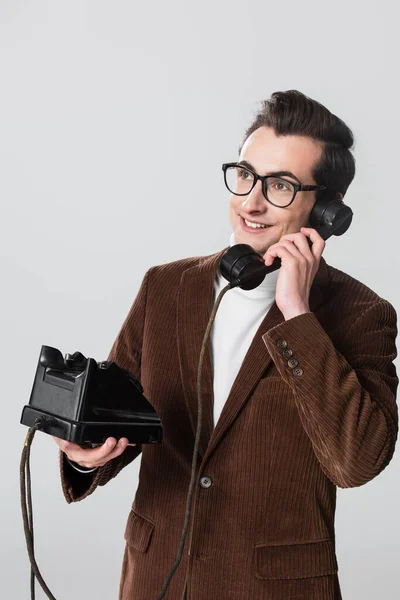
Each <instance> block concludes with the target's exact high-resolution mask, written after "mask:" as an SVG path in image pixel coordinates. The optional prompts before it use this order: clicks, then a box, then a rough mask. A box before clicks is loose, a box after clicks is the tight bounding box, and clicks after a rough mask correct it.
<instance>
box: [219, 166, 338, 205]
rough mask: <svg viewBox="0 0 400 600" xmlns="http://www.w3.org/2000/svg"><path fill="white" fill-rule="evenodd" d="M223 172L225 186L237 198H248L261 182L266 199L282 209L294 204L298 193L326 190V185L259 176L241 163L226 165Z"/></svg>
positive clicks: (272, 176)
mask: <svg viewBox="0 0 400 600" xmlns="http://www.w3.org/2000/svg"><path fill="white" fill-rule="evenodd" d="M222 170H223V172H224V179H225V185H226V187H227V188H228V190H229V191H230V192H231V193H232V194H235V196H247V195H248V194H250V192H251V190H252V189H253V188H254V186H255V185H256V183H257V181H258V180H260V181H261V186H262V192H263V194H264V197H265V198H266V199H267V200H268V202H270V203H271V204H273V205H274V206H279V207H280V208H286V207H287V206H289V205H290V204H292V202H293V200H294V199H295V197H296V194H297V192H308V191H311V190H325V189H326V187H325V186H324V185H301V184H300V183H294V182H293V181H289V180H288V179H284V178H283V177H276V176H275V175H264V176H262V175H257V173H255V172H254V171H252V170H251V169H249V168H248V167H245V166H244V165H241V164H240V163H224V164H223V165H222Z"/></svg>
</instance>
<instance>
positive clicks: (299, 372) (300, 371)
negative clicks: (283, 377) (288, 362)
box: [292, 367, 303, 377]
mask: <svg viewBox="0 0 400 600" xmlns="http://www.w3.org/2000/svg"><path fill="white" fill-rule="evenodd" d="M292 373H293V375H295V376H296V377H301V376H302V375H303V369H300V367H296V368H295V369H293V371H292Z"/></svg>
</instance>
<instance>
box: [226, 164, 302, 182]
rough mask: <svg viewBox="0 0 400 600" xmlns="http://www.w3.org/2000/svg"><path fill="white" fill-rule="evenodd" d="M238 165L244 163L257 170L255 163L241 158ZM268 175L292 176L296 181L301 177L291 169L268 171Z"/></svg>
mask: <svg viewBox="0 0 400 600" xmlns="http://www.w3.org/2000/svg"><path fill="white" fill-rule="evenodd" d="M238 165H243V166H244V167H247V168H248V169H251V170H252V171H254V172H256V169H255V167H253V165H252V164H251V163H249V162H248V161H247V160H241V161H239V162H238ZM267 174H268V175H272V176H273V177H284V176H286V177H292V178H293V179H295V180H296V181H298V182H299V183H300V179H299V178H298V177H297V176H296V175H295V174H294V173H292V172H291V171H271V173H267Z"/></svg>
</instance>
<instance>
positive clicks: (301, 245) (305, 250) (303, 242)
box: [279, 232, 314, 261]
mask: <svg viewBox="0 0 400 600" xmlns="http://www.w3.org/2000/svg"><path fill="white" fill-rule="evenodd" d="M309 239H310V238H308V237H307V236H306V235H305V234H303V233H300V232H299V233H288V234H287V235H284V236H283V237H282V238H281V239H280V240H279V241H280V242H283V241H285V240H288V241H290V242H293V244H294V245H295V246H296V247H297V248H298V249H299V251H300V252H301V254H302V255H303V256H304V257H305V258H306V259H307V260H309V261H311V260H313V259H314V255H313V253H312V251H311V248H310V245H309V243H308V242H309Z"/></svg>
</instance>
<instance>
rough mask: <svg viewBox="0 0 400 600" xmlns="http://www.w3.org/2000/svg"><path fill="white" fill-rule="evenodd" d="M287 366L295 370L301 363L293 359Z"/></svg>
mask: <svg viewBox="0 0 400 600" xmlns="http://www.w3.org/2000/svg"><path fill="white" fill-rule="evenodd" d="M287 364H288V365H289V367H290V368H291V369H294V368H295V367H297V365H298V364H299V361H298V360H296V359H295V358H291V359H290V360H288V361H287Z"/></svg>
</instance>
